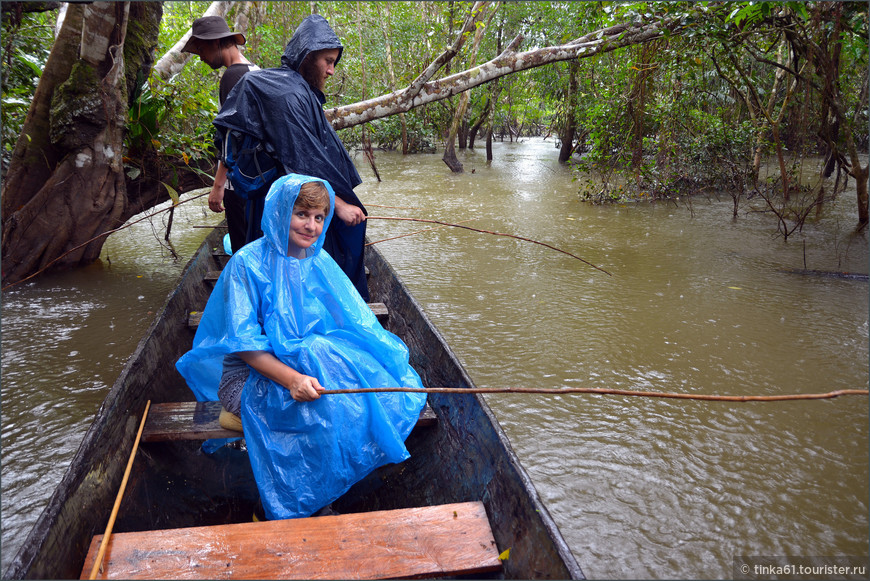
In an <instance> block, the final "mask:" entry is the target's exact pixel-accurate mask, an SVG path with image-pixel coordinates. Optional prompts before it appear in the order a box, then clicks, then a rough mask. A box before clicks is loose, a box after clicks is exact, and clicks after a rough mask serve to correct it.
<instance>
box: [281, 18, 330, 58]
mask: <svg viewBox="0 0 870 581" xmlns="http://www.w3.org/2000/svg"><path fill="white" fill-rule="evenodd" d="M327 48H337V49H338V58H337V59H335V64H336V65H337V64H338V61H339V60H341V53H342V52H343V51H344V47H343V46H342V44H341V41H340V40H339V39H338V36H337V35H336V34H335V31H333V30H332V27H331V26H330V25H329V22H327V21H326V19H325V18H324V17H323V16H320V15H319V14H312V15H311V16H309V17H308V18H306V19H305V20H303V21H302V23H301V24H299V26H298V27H297V28H296V32H294V33H293V38H291V39H290V42H288V43H287V47H286V48H285V49H284V55H283V56H282V57H281V65H282V66H284V67H287V68H290V69H293V70H294V71H298V70H299V65H301V64H302V61H304V60H305V57H306V56H308V55H309V54H310V53H312V52H314V51H316V50H323V49H327Z"/></svg>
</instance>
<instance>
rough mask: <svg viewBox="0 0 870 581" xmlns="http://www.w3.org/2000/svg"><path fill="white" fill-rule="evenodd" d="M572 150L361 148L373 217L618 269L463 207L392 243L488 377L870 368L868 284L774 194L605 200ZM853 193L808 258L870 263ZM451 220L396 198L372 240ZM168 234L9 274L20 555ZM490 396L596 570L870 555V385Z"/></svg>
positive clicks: (7, 441) (8, 511) (615, 379)
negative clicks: (576, 171)
mask: <svg viewBox="0 0 870 581" xmlns="http://www.w3.org/2000/svg"><path fill="white" fill-rule="evenodd" d="M556 156H557V150H556V149H555V148H554V147H553V144H552V143H541V142H539V141H533V142H528V143H523V144H506V143H498V144H495V160H494V161H493V162H492V163H491V164H487V163H486V161H485V157H484V153H483V151H479V152H465V153H464V160H463V161H464V163H465V167H466V173H464V174H461V175H452V174H450V172H449V171H448V170H447V169H446V167H445V166H444V164H443V162H442V161H441V158H440V155H417V156H409V157H407V158H404V159H403V158H402V157H401V155H397V154H393V153H378V154H377V157H376V161H377V163H378V169H379V171H380V174H381V176H382V178H383V182H381V183H377V182H376V181H375V180H374V177H373V176H372V174H371V170H370V169H369V168H368V167H367V166H366V164H365V162H364V161H363V160H362V157H360V160H359V161H360V163H359V167H360V173H361V174H362V175H363V178H364V180H365V183H364V184H363V185H362V186H360V187H359V188H358V189H357V191H358V193H359V194H360V197H361V198H362V199H363V200H364V201H365V202H366V203H367V204H369V213H370V214H371V215H372V216H405V217H416V218H429V219H435V220H441V221H447V222H459V221H463V220H471V221H469V222H463V223H464V224H466V225H468V226H471V227H474V228H481V229H487V230H491V231H496V232H504V233H510V234H516V235H519V236H525V237H528V238H532V239H536V240H540V241H542V242H546V243H547V244H551V245H553V246H556V247H559V248H562V249H564V250H567V251H569V252H572V253H574V254H576V255H578V256H581V257H582V258H584V259H586V260H589V261H590V262H592V263H594V264H596V265H598V266H600V267H602V268H604V269H606V270H608V271H609V272H610V273H612V276H608V275H606V274H604V273H601V272H599V271H596V270H594V269H592V268H590V267H589V266H587V265H585V264H583V263H581V262H579V261H577V260H575V259H572V258H570V257H568V256H566V255H564V254H560V253H557V252H553V251H552V250H548V249H546V248H544V247H542V246H539V245H534V244H529V243H527V242H522V241H519V240H516V239H512V238H505V237H496V236H490V235H485V234H480V233H476V232H472V231H468V230H462V229H458V228H435V229H432V230H428V231H426V232H422V233H419V234H415V235H413V236H408V237H405V238H400V239H396V240H391V241H387V242H381V243H379V244H378V247H379V249H380V250H381V251H382V252H383V253H384V254H385V255H386V256H387V258H388V259H389V260H390V261H391V262H392V263H393V265H394V266H395V268H396V270H397V271H398V272H399V274H400V275H401V276H402V278H403V280H404V281H405V282H406V284H407V285H408V286H409V287H410V290H411V292H412V293H413V294H414V295H415V297H416V298H417V299H418V300H419V301H420V303H421V304H422V305H423V306H424V308H425V309H426V311H427V313H428V314H429V316H430V317H431V318H432V320H433V321H434V323H435V324H436V325H437V327H438V328H439V330H441V332H442V333H443V334H444V336H445V337H446V339H447V340H448V342H449V343H450V345H451V347H452V348H453V350H454V351H455V353H456V354H457V356H458V357H459V358H460V359H461V360H462V362H463V364H464V365H465V366H466V368H467V369H468V371H469V373H470V375H471V376H472V378H473V379H474V380H475V382H476V383H477V384H478V385H479V386H480V387H495V386H505V385H508V386H540V387H559V386H588V387H612V388H626V389H647V390H656V391H676V392H696V393H727V394H777V393H791V392H821V391H829V390H834V389H841V388H847V387H866V386H867V384H868V368H867V360H868V348H867V346H868V286H867V283H866V282H861V281H854V280H840V279H831V278H817V277H806V276H799V275H794V274H788V273H783V272H781V270H782V269H788V268H802V267H803V264H804V262H803V261H804V258H803V257H804V246H803V244H802V243H801V240H799V239H793V240H792V241H790V242H789V243H787V244H784V243H782V242H781V241H780V240H778V239H776V238H775V237H773V236H772V235H771V234H772V231H773V229H774V227H773V225H772V224H770V223H768V222H766V221H765V220H766V219H765V218H764V217H763V216H760V215H757V214H745V215H744V214H741V217H740V219H738V220H737V221H736V222H732V221H731V219H730V212H731V210H730V203H731V202H730V197H728V196H727V195H724V196H723V198H722V201H721V202H719V201H717V200H715V199H707V198H697V199H695V200H693V201H692V208H691V210H690V209H689V208H688V207H687V206H686V204H685V202H679V203H678V204H674V203H667V204H665V203H662V204H656V205H649V204H639V205H624V206H612V207H610V206H608V207H601V206H589V205H585V204H582V203H580V202H579V201H578V198H577V194H576V188H577V185H576V183H574V182H572V181H571V175H570V172H569V170H568V169H567V168H565V167H563V166H560V165H559V164H558V163H557V162H556ZM472 170H474V171H473V173H472ZM850 196H851V197H850ZM853 200H854V192H847V193H846V194H843V195H842V196H841V198H840V199H839V201H838V204H837V208H836V209H835V213H836V218H830V219H827V220H825V222H824V223H822V224H820V225H819V226H818V227H811V228H807V229H806V231H805V236H806V240H807V241H806V250H805V251H806V260H807V266H808V268H814V269H820V270H850V271H855V272H866V271H867V260H868V253H867V240H866V239H865V238H863V237H852V236H850V235H849V226H850V225H852V224H854V222H855V221H856V217H855V212H854V208H853V206H854V202H853ZM376 204H378V205H383V206H393V207H392V208H383V207H378V206H376ZM399 206H401V207H402V208H398V207H399ZM408 208H415V209H408ZM200 212H201V211H200ZM206 218H208V219H210V220H211V221H212V222H213V221H214V220H213V218H212V217H206V216H203V215H202V213H200V214H198V215H195V216H193V217H191V218H188V221H187V222H186V223H187V225H188V226H190V224H202V223H205V221H206ZM430 226H431V225H428V224H420V223H414V222H399V221H392V220H376V219H372V220H371V221H370V222H369V238H370V239H371V240H373V241H377V240H381V239H386V238H390V237H393V236H397V235H399V234H402V233H407V232H415V231H418V230H422V229H424V228H428V227H430ZM174 231H175V233H176V235H180V234H181V233H182V227H181V226H180V225H179V222H178V219H176V226H174ZM187 231H188V233H194V234H198V237H197V236H193V238H195V239H196V240H199V239H201V237H202V234H204V231H193V230H192V229H190V228H189V227H188V228H187ZM195 244H196V242H195V241H194V242H192V244H191V245H190V249H189V250H185V251H184V252H182V251H180V253H181V254H183V255H185V256H189V255H190V254H191V253H192V248H193V246H195ZM157 248H158V247H157V245H156V243H155V241H154V239H153V236H152V235H151V234H150V230H143V231H142V232H141V233H140V234H139V238H135V237H133V238H131V239H130V240H129V242H127V243H126V249H125V250H121V249H116V250H111V251H110V252H111V260H112V264H111V266H104V267H103V269H102V270H96V271H94V272H81V273H69V274H67V275H64V276H62V277H53V278H51V279H46V280H45V281H41V282H40V283H39V284H38V285H33V286H28V287H26V288H23V289H21V290H18V291H13V292H12V293H6V294H4V313H3V315H4V318H3V330H4V331H5V333H4V336H3V374H4V381H3V398H4V399H3V541H4V543H3V560H4V567H5V564H6V563H8V559H10V558H11V556H12V555H13V554H14V551H15V549H17V545H18V544H20V542H21V540H23V539H22V535H23V533H24V532H25V531H26V530H27V529H28V527H29V525H30V524H32V522H33V520H34V519H35V518H36V516H37V514H38V511H39V510H40V509H41V504H40V503H44V502H45V499H47V497H48V495H49V494H50V493H51V490H52V489H53V487H54V485H55V483H56V482H57V480H58V479H59V478H60V476H61V475H62V473H63V470H64V469H65V467H66V463H68V461H69V458H70V457H71V455H72V454H73V453H74V451H75V447H76V446H77V445H78V441H80V439H81V436H82V435H83V434H84V430H85V429H86V427H87V424H88V422H89V421H90V418H92V417H93V414H94V412H95V411H96V409H97V407H98V406H99V403H100V401H102V398H103V396H104V394H105V389H106V387H107V386H108V385H111V383H112V381H113V380H114V377H115V376H116V375H117V373H118V371H119V370H120V368H121V366H122V365H123V362H124V360H125V359H126V357H128V356H129V354H130V353H131V352H132V351H133V349H134V347H135V344H136V342H137V341H138V339H139V337H141V336H142V334H143V333H144V331H145V328H146V327H147V325H148V324H149V323H150V320H151V316H153V315H149V311H154V310H156V309H157V308H158V307H159V306H160V304H161V303H162V301H163V298H164V297H165V296H166V293H167V292H168V290H169V288H171V286H172V285H173V284H174V277H175V276H177V273H178V272H179V270H180V265H177V264H176V263H174V262H173V261H172V260H171V259H168V258H166V257H165V256H157V255H159V254H160V251H159V249H157ZM146 255H153V256H152V257H151V258H150V259H143V258H141V257H142V256H146ZM143 260H144V261H145V262H142V261H143ZM149 260H150V261H149ZM183 261H184V259H182V261H181V263H182V264H183ZM140 275H141V276H142V277H143V278H142V279H139V278H137V277H138V276H140ZM140 297H141V298H140ZM7 317H10V318H7ZM10 329H13V331H12V332H10ZM7 373H8V374H9V376H12V377H11V381H8V380H9V377H8V376H7ZM487 401H488V402H489V404H490V405H491V406H492V407H493V409H494V410H495V412H496V415H497V417H498V420H499V422H500V423H501V425H502V427H503V428H504V429H505V431H506V432H507V434H508V436H509V437H510V439H511V443H512V445H513V447H514V449H515V451H516V452H517V454H518V455H519V457H520V460H521V462H522V463H523V465H524V466H525V468H526V469H527V470H528V471H529V473H530V475H531V476H532V479H533V481H534V482H535V485H536V487H537V488H538V491H539V492H540V494H541V496H542V497H543V499H544V501H545V503H546V505H547V506H548V508H549V510H550V512H551V513H552V514H553V517H554V518H555V520H556V522H557V523H558V524H559V527H560V529H561V531H562V533H563V534H564V535H565V537H566V540H567V541H568V544H569V545H570V546H571V548H572V549H573V551H574V552H575V554H576V555H577V558H578V560H579V562H580V565H581V567H582V568H583V569H584V572H585V573H586V574H587V576H589V577H593V578H643V577H652V578H698V577H701V578H717V577H718V578H727V577H730V576H731V562H732V559H733V558H734V557H736V556H740V555H865V554H866V553H867V545H866V540H867V536H868V523H867V514H868V508H867V491H868V413H867V410H868V402H867V399H866V398H839V399H835V400H826V401H815V402H785V403H753V404H750V403H747V404H725V403H713V402H693V401H679V400H662V399H646V398H643V399H641V398H628V397H614V396H589V395H584V396H568V395H565V396H534V395H519V394H517V395H513V394H510V395H508V394H505V395H492V396H487ZM10 545H11V546H10Z"/></svg>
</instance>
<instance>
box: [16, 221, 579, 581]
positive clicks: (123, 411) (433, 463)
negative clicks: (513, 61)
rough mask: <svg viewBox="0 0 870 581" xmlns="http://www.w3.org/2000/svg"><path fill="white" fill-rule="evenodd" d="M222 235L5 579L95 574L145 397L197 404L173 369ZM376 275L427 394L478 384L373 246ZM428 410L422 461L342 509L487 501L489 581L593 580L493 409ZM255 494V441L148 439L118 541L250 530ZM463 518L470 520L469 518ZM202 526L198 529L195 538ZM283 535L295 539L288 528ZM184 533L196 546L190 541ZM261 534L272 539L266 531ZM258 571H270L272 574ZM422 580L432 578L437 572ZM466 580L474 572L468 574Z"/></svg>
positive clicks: (114, 391) (111, 399)
mask: <svg viewBox="0 0 870 581" xmlns="http://www.w3.org/2000/svg"><path fill="white" fill-rule="evenodd" d="M220 240H221V231H220V229H217V230H215V231H214V232H212V233H211V234H209V236H208V237H207V238H206V240H205V241H204V242H203V244H202V246H201V247H200V249H199V250H198V252H197V253H196V255H195V256H194V257H193V258H192V259H191V260H190V262H189V263H188V265H187V266H186V268H185V270H184V272H183V274H182V276H181V279H180V282H179V284H178V286H177V288H176V289H175V290H174V291H173V292H172V293H171V294H170V295H169V297H168V298H167V300H166V303H165V304H164V306H163V308H162V309H161V311H160V312H159V313H158V315H157V316H156V318H155V321H154V322H153V323H152V325H151V326H150V328H149V329H148V331H147V333H146V335H145V337H144V338H143V339H142V341H141V342H140V343H139V345H138V347H137V349H136V351H135V352H134V353H133V355H132V356H131V358H130V360H129V361H128V363H127V365H126V366H125V368H124V369H123V371H122V372H121V374H120V376H119V377H118V379H117V381H116V382H115V384H114V385H113V386H112V388H111V390H110V391H109V393H108V395H107V397H106V399H105V401H104V402H103V404H102V406H101V407H100V409H99V411H98V412H97V414H96V417H95V419H94V422H93V424H92V425H91V427H90V428H89V430H88V431H87V433H86V435H85V437H84V440H83V442H82V444H81V446H80V448H79V450H78V452H77V453H76V455H75V457H74V459H73V461H72V464H71V466H70V468H69V470H68V471H67V473H66V474H65V476H64V478H63V479H62V481H61V483H60V484H59V485H58V487H57V489H56V490H55V492H54V494H53V496H52V497H51V499H50V501H49V503H48V506H47V507H46V509H45V510H44V512H43V513H42V514H41V516H40V517H39V519H38V520H37V522H36V524H35V526H34V527H33V529H32V531H31V532H30V534H29V535H28V537H27V539H26V540H25V542H24V543H23V546H22V547H21V549H20V550H19V552H18V553H17V555H16V556H15V558H14V559H13V561H12V563H11V564H10V565H9V567H8V568H7V570H6V571H5V572H4V578H5V579H31V578H32V579H68V578H79V577H80V576H81V575H83V568H84V567H85V566H86V563H85V561H86V559H87V558H88V551H89V547H90V545H91V544H92V542H93V540H94V537H95V536H97V535H101V534H102V533H103V532H104V530H105V528H106V525H107V522H108V520H109V516H110V513H111V510H112V506H113V504H114V502H115V498H116V495H117V492H118V489H119V486H120V484H121V480H122V477H123V473H124V470H125V467H126V464H127V460H128V458H129V456H130V452H131V450H132V447H133V443H134V441H135V439H136V433H137V430H138V427H139V421H140V419H141V416H142V413H143V411H144V408H145V405H146V402H147V401H148V400H150V401H151V402H152V405H154V404H156V403H164V402H184V401H190V400H192V399H193V396H192V393H191V392H190V390H189V389H188V388H187V386H186V385H185V383H184V381H183V379H182V378H181V377H180V375H179V374H178V372H177V371H176V369H175V366H174V363H175V361H176V360H177V359H178V358H179V357H180V356H181V355H182V354H183V353H185V352H186V351H187V350H189V349H190V346H191V342H192V339H193V331H191V329H190V328H189V327H188V318H189V314H190V313H191V312H192V311H196V310H202V308H203V307H204V305H205V303H206V301H207V299H208V295H209V292H210V290H211V288H212V286H213V285H212V284H210V283H207V282H205V280H204V279H205V278H206V276H207V274H208V273H209V272H211V271H214V270H216V269H220V268H221V267H222V265H223V264H222V263H223V262H225V261H226V256H221V252H220V251H219V250H218V249H219V248H221V244H220ZM366 266H367V268H368V269H369V272H370V277H369V287H370V293H371V297H372V301H374V302H381V303H384V304H385V305H386V306H387V308H388V310H389V315H388V317H387V319H386V322H385V323H384V325H385V327H387V328H388V329H389V330H390V331H392V332H394V333H396V334H397V335H398V336H399V337H401V338H402V339H403V340H404V341H405V343H406V344H407V345H408V347H409V349H410V352H411V364H412V365H413V366H414V368H415V369H416V370H417V371H418V372H419V374H420V376H421V377H422V379H423V383H424V385H428V386H443V387H457V388H468V387H473V383H472V381H471V379H470V378H469V377H468V375H467V374H466V372H465V371H464V370H463V368H462V366H461V365H460V364H459V362H458V360H457V359H456V357H455V356H454V354H453V353H452V352H451V350H450V349H449V347H448V346H447V345H446V343H445V342H444V340H443V338H442V337H441V335H440V334H439V332H438V331H437V330H436V329H435V327H434V326H433V325H432V323H431V322H430V321H429V320H428V318H427V317H426V315H425V314H424V313H423V311H422V309H421V308H420V305H419V304H418V303H417V302H416V301H415V300H414V298H413V297H412V296H411V295H410V294H409V293H408V291H407V289H406V288H405V286H404V285H403V284H402V282H401V280H400V279H399V277H398V276H397V275H396V273H395V272H394V271H393V269H392V268H391V267H390V265H389V264H388V263H387V262H386V260H385V259H384V258H383V256H382V255H381V254H380V253H379V252H378V251H377V250H376V249H374V247H369V248H368V249H367V251H366ZM428 403H429V406H430V407H431V410H432V411H434V414H435V416H436V417H437V420H436V425H435V426H429V427H422V428H421V427H418V428H415V430H414V431H413V432H412V433H411V435H410V436H409V438H408V441H407V446H408V449H409V451H410V452H411V458H410V459H409V460H407V461H405V462H403V463H401V464H398V465H390V466H386V467H384V468H381V469H379V470H377V471H376V472H374V473H373V474H371V475H370V476H369V477H367V478H366V479H364V480H363V481H361V482H360V483H358V484H357V485H355V486H354V487H353V488H352V489H351V490H350V491H349V492H348V493H347V494H346V495H345V496H344V497H342V498H341V499H339V500H338V501H336V502H335V503H334V504H333V508H334V509H335V510H336V511H338V512H339V513H341V514H342V515H356V514H358V513H371V514H370V515H367V516H366V518H364V519H363V520H364V521H365V522H372V523H374V522H379V521H377V519H378V518H380V519H382V520H383V519H386V521H385V522H387V523H389V522H390V521H389V519H390V518H392V517H391V516H390V515H392V514H399V513H391V512H387V511H394V510H404V511H405V512H403V513H401V514H402V515H403V516H402V518H403V519H405V520H407V518H411V517H408V516H407V515H411V514H412V513H411V512H408V511H409V510H411V509H413V510H417V509H418V508H419V509H421V510H423V509H427V508H432V509H434V508H435V507H438V506H442V505H443V506H451V505H457V506H463V507H464V506H471V505H470V504H461V503H476V504H475V506H480V507H482V508H481V512H482V511H483V510H485V515H484V516H485V518H484V520H487V521H488V524H489V528H490V529H491V534H492V539H493V540H494V544H495V545H496V548H497V551H498V554H500V555H501V556H502V560H501V563H500V565H501V567H500V570H498V571H497V572H490V573H484V574H482V576H483V577H485V578H493V577H495V578H509V579H582V578H583V574H582V572H581V569H580V567H579V565H578V564H577V561H576V560H575V558H574V556H573V555H572V553H571V551H570V549H569V548H568V546H567V544H566V543H565V541H564V539H563V538H562V536H561V534H560V532H559V530H558V528H557V527H556V525H555V523H554V522H553V520H552V518H551V517H550V515H549V513H548V512H547V509H546V507H545V506H544V505H543V503H542V502H541V499H540V497H539V496H538V494H537V492H536V491H535V489H534V486H533V485H532V482H531V480H530V478H529V476H528V475H527V474H526V472H525V471H524V470H523V468H522V467H521V466H520V464H519V462H518V460H517V458H516V456H515V455H514V453H513V451H512V450H511V448H510V445H509V443H508V440H507V438H506V436H505V434H504V433H503V432H502V430H501V428H500V427H499V426H498V423H497V422H496V420H495V417H494V416H493V413H492V411H491V410H490V409H489V407H488V406H487V404H486V403H485V401H484V400H483V399H482V398H481V397H480V396H478V395H476V394H467V395H464V394H459V395H457V394H430V395H429V400H428ZM257 498H258V495H257V490H256V486H255V484H254V481H253V477H252V472H251V468H250V464H249V462H248V460H247V456H246V452H245V450H244V446H238V445H237V446H226V447H224V448H221V449H220V450H219V451H218V452H217V453H214V454H210V455H207V454H204V453H203V452H202V451H201V442H200V441H195V440H180V441H163V442H143V443H141V444H140V446H139V449H138V452H137V454H136V457H135V462H134V464H133V469H132V473H131V475H130V477H129V481H128V483H127V487H126V492H125V495H124V498H123V501H122V503H121V505H120V509H119V512H118V516H117V520H116V522H115V524H114V528H113V536H115V535H122V534H127V533H130V534H131V535H132V534H134V533H135V534H144V535H145V536H144V537H142V538H143V539H145V541H143V544H144V545H146V546H147V545H149V544H150V542H151V539H155V538H157V537H156V535H157V531H177V530H178V529H185V528H188V527H200V528H202V527H206V529H208V527H229V526H232V527H233V530H239V531H244V530H248V529H249V528H251V526H252V525H251V516H252V513H253V510H254V506H255V504H256V502H257ZM451 512H452V515H453V516H452V518H456V519H457V521H458V520H459V519H458V515H457V512H458V511H457V510H456V509H451ZM413 514H416V513H413ZM424 516H425V518H430V515H429V514H428V513H427V514H426V515H421V517H420V518H424ZM330 518H337V517H320V518H319V519H317V518H315V519H301V520H305V521H308V522H306V523H289V522H286V523H285V524H286V525H287V526H301V527H303V530H307V531H316V530H317V529H318V522H320V523H330V522H333V521H329V520H328V519H330ZM352 518H353V517H352V516H348V517H347V518H345V519H344V520H345V521H350V520H352ZM413 518H416V517H413ZM445 518H446V517H445ZM334 522H338V521H337V520H336V521H334ZM243 523H247V524H243ZM236 525H238V526H236ZM270 526H283V525H272V524H270ZM372 526H374V525H372ZM425 526H429V525H425ZM305 527H308V528H305ZM386 528H387V529H389V528H390V527H389V526H387V527H386ZM194 530H199V529H193V528H191V529H190V531H194ZM208 530H211V529H208ZM259 530H260V531H263V530H265V529H259ZM167 534H169V533H167ZM173 534H176V533H174V532H173ZM299 534H301V533H299ZM306 534H308V535H309V536H311V535H313V534H314V533H313V532H308V533H306ZM149 535H150V536H149ZM273 535H274V536H276V537H283V538H284V539H285V540H287V539H292V538H293V535H292V534H290V533H287V532H286V531H285V532H282V531H280V530H276V532H274V533H273ZM181 536H182V537H185V538H193V537H192V532H191V533H182V535H181ZM416 536H417V535H414V537H415V538H416ZM252 538H255V539H256V538H265V537H262V536H261V534H260V533H256V534H254V535H252ZM306 540H307V537H306ZM456 542H458V537H457V541H456ZM442 550H443V549H438V550H433V549H426V550H425V551H430V552H432V551H434V552H436V553H437V552H438V551H442ZM119 551H120V549H119ZM425 551H424V552H425ZM506 555H507V558H506V559H505V558H504V557H505V556H506ZM267 561H268V559H267ZM379 562H383V560H382V559H380V560H379ZM227 566H228V567H229V564H228V565H227ZM359 567H363V565H362V564H360V565H359ZM470 571H472V570H470ZM252 574H253V575H264V573H263V572H262V571H260V572H256V573H252ZM472 574H474V573H473V572H472ZM155 575H157V574H155ZM235 575H236V576H242V573H236V574H235ZM369 575H373V576H393V577H407V576H412V575H411V574H409V573H408V571H405V572H403V571H398V572H390V571H387V570H385V571H383V572H377V571H375V569H372V571H371V572H369ZM413 575H417V574H413ZM419 575H424V576H434V575H433V574H432V573H431V572H430V573H420V574H419ZM158 576H159V575H158ZM166 576H169V577H177V578H181V575H170V574H167V575H166ZM228 576H233V575H228ZM327 576H328V575H327ZM360 576H363V575H362V574H361V575H360ZM459 576H465V575H464V574H462V573H461V572H460V574H459ZM257 578H264V577H262V576H260V577H257ZM342 578H349V577H342Z"/></svg>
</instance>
